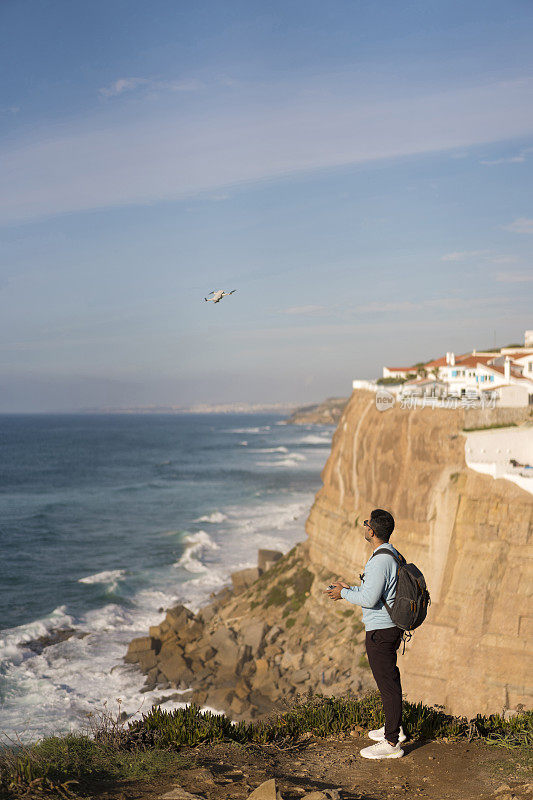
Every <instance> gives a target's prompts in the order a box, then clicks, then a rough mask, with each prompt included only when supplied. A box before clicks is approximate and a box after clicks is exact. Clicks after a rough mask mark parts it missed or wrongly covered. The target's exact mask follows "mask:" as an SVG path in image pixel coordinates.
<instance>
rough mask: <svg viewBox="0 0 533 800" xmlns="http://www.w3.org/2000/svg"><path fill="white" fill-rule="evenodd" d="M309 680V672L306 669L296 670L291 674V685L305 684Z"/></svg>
mask: <svg viewBox="0 0 533 800" xmlns="http://www.w3.org/2000/svg"><path fill="white" fill-rule="evenodd" d="M309 678H310V675H309V670H307V669H297V670H296V672H293V673H292V676H291V679H292V683H296V684H298V683H305V681H308V680H309Z"/></svg>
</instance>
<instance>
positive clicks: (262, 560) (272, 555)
mask: <svg viewBox="0 0 533 800" xmlns="http://www.w3.org/2000/svg"><path fill="white" fill-rule="evenodd" d="M282 556H283V553H280V551H279V550H259V552H258V553H257V567H258V569H259V571H260V572H266V571H267V570H269V569H270V568H271V567H273V566H274V564H275V563H276V561H279V560H280V558H282Z"/></svg>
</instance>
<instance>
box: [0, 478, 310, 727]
mask: <svg viewBox="0 0 533 800" xmlns="http://www.w3.org/2000/svg"><path fill="white" fill-rule="evenodd" d="M312 499H313V496H312V494H308V493H305V494H300V495H291V497H290V498H288V497H287V498H285V497H281V498H280V497H279V496H277V497H275V498H272V500H265V499H264V497H261V498H259V499H258V500H257V502H256V503H255V504H252V505H246V506H241V505H233V506H228V507H225V508H224V514H225V516H226V517H227V519H226V521H225V527H226V528H227V529H228V530H227V531H226V532H225V533H224V534H221V539H220V541H219V542H217V541H216V537H215V534H213V536H212V537H211V536H209V535H208V534H207V533H206V531H198V532H197V533H191V534H189V535H188V536H187V539H186V543H187V550H186V553H185V554H184V556H182V559H183V561H182V559H180V561H181V562H182V563H181V564H180V566H181V567H185V570H186V571H188V572H190V574H191V578H190V579H189V580H188V581H186V582H185V583H179V582H177V581H176V570H175V569H173V568H172V567H171V566H169V567H168V568H162V569H160V570H157V571H154V572H153V573H152V574H151V583H152V588H146V589H143V590H141V591H139V592H138V593H137V594H136V595H135V596H134V597H133V598H132V601H131V604H130V605H128V606H122V605H120V604H118V603H113V604H107V605H105V606H104V607H102V608H97V609H93V610H91V611H88V612H87V613H85V614H84V615H82V616H81V617H79V618H74V617H73V616H72V615H69V614H67V613H66V608H65V607H64V606H62V607H60V608H57V609H56V610H55V611H54V612H53V613H52V614H50V615H49V616H48V617H46V618H44V619H41V620H37V621H35V622H32V623H31V624H29V625H24V626H21V627H19V628H14V629H11V630H8V631H4V632H3V633H2V634H1V636H0V660H1V661H2V662H3V663H2V668H1V669H0V682H1V683H2V691H4V692H5V694H4V701H3V705H2V730H3V731H4V732H5V733H7V734H8V735H11V736H16V735H23V737H24V738H25V740H31V739H35V738H37V737H41V736H45V735H51V734H54V733H63V732H67V731H69V730H83V728H84V725H85V722H84V720H85V719H86V717H85V716H84V715H86V714H88V713H91V712H92V713H94V712H95V711H97V710H98V709H101V708H102V706H103V703H104V702H107V703H108V707H109V708H111V709H116V708H117V706H116V700H117V698H121V700H122V701H123V702H122V709H123V710H125V711H126V712H127V713H129V714H134V715H136V716H139V715H140V714H142V713H146V712H147V711H149V709H150V708H151V706H152V704H153V703H155V702H156V701H158V700H159V699H160V698H161V697H163V696H165V695H168V694H169V692H168V690H166V691H165V690H155V691H153V692H147V693H145V694H140V691H139V690H140V689H141V687H142V684H143V682H144V676H143V675H142V674H141V673H140V672H139V670H138V669H137V668H136V667H135V666H133V665H126V664H124V662H123V657H124V654H125V652H126V650H127V646H128V644H129V642H130V641H131V639H133V638H134V637H137V636H145V635H146V631H147V630H148V627H149V626H150V625H155V624H157V623H158V622H160V621H161V620H162V619H163V616H164V615H163V614H162V613H161V612H160V609H167V608H169V607H171V606H173V605H175V604H176V603H177V602H182V603H185V604H186V605H187V606H188V607H189V608H191V609H192V610H193V611H196V610H198V608H199V607H200V606H202V605H204V604H205V603H206V601H207V600H208V596H209V593H210V592H212V591H213V590H218V589H220V588H221V587H222V586H224V585H225V584H226V583H227V582H228V580H229V576H230V573H231V572H233V571H234V570H235V569H240V568H243V567H248V566H251V565H253V564H255V563H256V559H257V550H258V549H259V548H262V547H267V548H273V549H276V550H281V551H283V552H286V551H287V550H288V549H289V548H290V547H292V545H293V544H295V542H296V541H301V540H302V539H304V537H305V533H304V527H303V523H304V519H305V516H306V514H307V512H308V510H309V507H310V505H311V502H312ZM215 530H216V529H215ZM222 544H223V546H222ZM191 566H192V567H196V568H197V569H198V571H195V569H192V570H191V569H190V568H191ZM200 569H201V571H200ZM97 574H98V573H97ZM88 577H90V576H88ZM155 587H157V588H155ZM60 627H72V628H75V629H76V630H77V632H78V634H79V636H83V638H79V637H78V636H73V637H71V638H70V639H68V640H66V641H63V642H58V643H57V644H54V645H51V646H49V647H46V648H44V650H43V651H42V653H40V654H35V653H33V652H32V651H30V650H29V648H27V647H25V646H24V643H25V642H28V641H30V640H32V639H35V638H37V637H39V636H43V635H46V634H47V633H48V632H50V631H51V630H52V629H56V628H60ZM172 694H174V692H172ZM141 703H142V705H141ZM183 705H184V703H182V702H180V701H179V698H178V699H177V700H172V701H167V702H166V703H165V705H164V707H165V708H166V709H173V708H178V707H181V706H183Z"/></svg>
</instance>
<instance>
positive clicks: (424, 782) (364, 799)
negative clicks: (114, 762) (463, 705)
mask: <svg viewBox="0 0 533 800" xmlns="http://www.w3.org/2000/svg"><path fill="white" fill-rule="evenodd" d="M363 744H366V740H365V741H363V740H359V739H340V740H339V739H326V740H323V739H322V740H310V741H308V742H306V743H305V745H303V746H302V747H301V748H299V749H293V750H286V751H283V750H278V749H276V748H273V747H262V748H257V747H241V746H238V745H235V744H219V745H209V746H205V747H198V748H195V750H193V751H191V752H190V755H191V762H190V764H191V766H190V768H188V769H183V768H180V769H177V770H176V771H175V773H174V774H171V775H167V776H165V777H163V776H161V778H160V779H158V780H154V781H151V782H142V783H141V782H137V783H133V782H132V783H129V784H123V785H122V786H120V787H115V788H113V789H110V787H103V786H102V787H100V789H99V791H98V793H97V794H94V795H93V797H94V798H96V797H98V798H99V800H157V799H158V798H161V797H162V795H164V794H165V793H166V792H170V791H171V790H172V789H173V788H174V787H176V786H177V785H179V786H181V787H182V788H183V789H184V790H186V791H187V792H190V793H191V794H193V795H196V796H198V797H200V798H205V800H245V798H247V797H248V796H249V794H250V793H251V791H252V790H253V789H254V788H255V787H257V786H258V785H259V784H261V783H262V782H264V781H266V780H268V779H270V778H275V779H276V784H277V787H278V789H279V790H280V792H281V795H282V797H283V800H296V799H297V798H302V797H303V796H304V795H305V794H306V793H309V792H313V791H315V792H317V791H319V792H320V791H325V790H328V789H332V790H338V795H337V796H338V797H339V798H340V800H396V799H397V798H407V797H416V798H423V800H489V798H491V800H514V798H516V800H531V798H533V776H532V775H531V762H530V763H529V772H528V764H527V757H526V754H524V753H521V754H516V753H515V754H513V753H510V752H508V751H506V750H503V749H500V748H496V747H489V746H486V745H481V744H477V743H473V742H471V743H468V742H453V743H437V742H429V743H423V744H421V743H407V744H406V745H405V756H404V757H403V758H401V759H395V760H388V761H368V760H365V759H363V758H361V757H360V756H359V749H360V747H361V746H362V745H363ZM182 755H184V751H182ZM528 775H529V777H528ZM175 796H176V797H178V796H179V792H177V793H176V795H175ZM333 796H335V793H333ZM317 800H318V799H317Z"/></svg>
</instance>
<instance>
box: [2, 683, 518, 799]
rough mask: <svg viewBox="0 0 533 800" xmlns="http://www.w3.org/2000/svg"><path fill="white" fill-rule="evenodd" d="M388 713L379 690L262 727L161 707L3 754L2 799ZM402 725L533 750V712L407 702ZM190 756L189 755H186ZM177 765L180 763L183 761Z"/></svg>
mask: <svg viewBox="0 0 533 800" xmlns="http://www.w3.org/2000/svg"><path fill="white" fill-rule="evenodd" d="M383 721H384V720H383V709H382V705H381V699H380V697H379V695H378V694H377V693H375V694H370V695H367V696H366V697H363V698H361V699H356V700H353V699H336V698H326V697H322V696H317V697H314V698H309V699H307V701H305V702H303V703H300V704H299V705H297V706H295V707H293V708H291V709H289V710H288V711H286V712H284V713H282V714H278V715H277V716H274V717H272V718H270V719H267V720H264V721H260V722H253V723H247V722H239V723H233V722H232V721H231V720H230V719H229V717H226V716H225V715H224V714H211V713H210V712H202V711H200V708H199V707H198V706H195V705H191V706H187V707H186V708H180V709H176V710H175V711H164V710H162V709H161V708H160V707H158V706H156V707H154V708H152V710H151V711H150V712H149V713H148V714H145V715H143V717H142V719H140V720H137V721H135V722H131V723H118V722H116V723H113V725H112V726H109V724H107V727H105V726H104V727H100V728H96V729H95V731H94V735H92V736H89V735H74V734H69V735H67V736H63V737H56V736H55V737H51V738H48V739H44V740H43V741H41V742H39V743H37V744H35V745H33V746H31V747H21V748H18V749H13V748H4V750H3V752H0V797H3V798H19V797H62V798H64V799H66V798H70V797H74V796H76V795H75V792H80V791H81V792H83V791H84V790H85V789H86V788H87V787H88V786H90V785H91V782H92V783H93V784H94V782H95V781H98V780H115V781H116V780H124V779H130V780H131V779H135V778H147V777H150V776H153V775H156V774H160V773H161V772H164V771H165V770H167V769H169V768H170V767H171V766H174V767H175V766H180V767H181V768H183V767H186V766H187V765H188V758H187V753H185V754H179V755H178V752H179V751H180V750H181V749H182V748H184V747H186V748H187V747H195V746H196V745H199V744H204V743H210V742H220V741H233V742H236V743H238V744H256V745H262V744H268V743H278V744H280V743H281V744H290V743H293V742H297V741H298V740H299V739H300V738H301V737H302V736H304V735H306V734H307V735H309V733H311V734H312V735H315V736H318V737H325V736H330V735H339V734H343V733H348V732H349V731H350V730H351V729H352V728H354V727H356V726H360V727H362V728H379V727H380V726H381V725H383ZM403 726H404V729H405V730H406V731H407V733H408V734H409V735H410V736H411V737H412V738H420V739H443V738H445V739H469V740H470V739H476V740H479V741H483V742H485V743H486V744H489V745H493V746H497V747H501V748H507V749H508V750H512V751H513V752H514V753H515V754H517V755H518V754H519V753H520V752H522V751H524V750H527V749H528V748H531V746H532V745H533V712H531V711H527V712H524V713H522V714H520V715H519V716H516V717H513V718H512V719H510V720H504V719H503V718H502V717H500V716H499V715H492V716H490V717H482V716H477V717H475V719H472V720H467V719H466V718H464V717H452V716H450V715H449V714H446V713H445V712H444V711H443V710H442V709H439V708H433V707H429V706H424V705H422V703H416V704H414V703H408V702H405V703H404V716H403ZM184 755H185V757H184ZM177 761H179V762H180V763H179V764H177Z"/></svg>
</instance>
